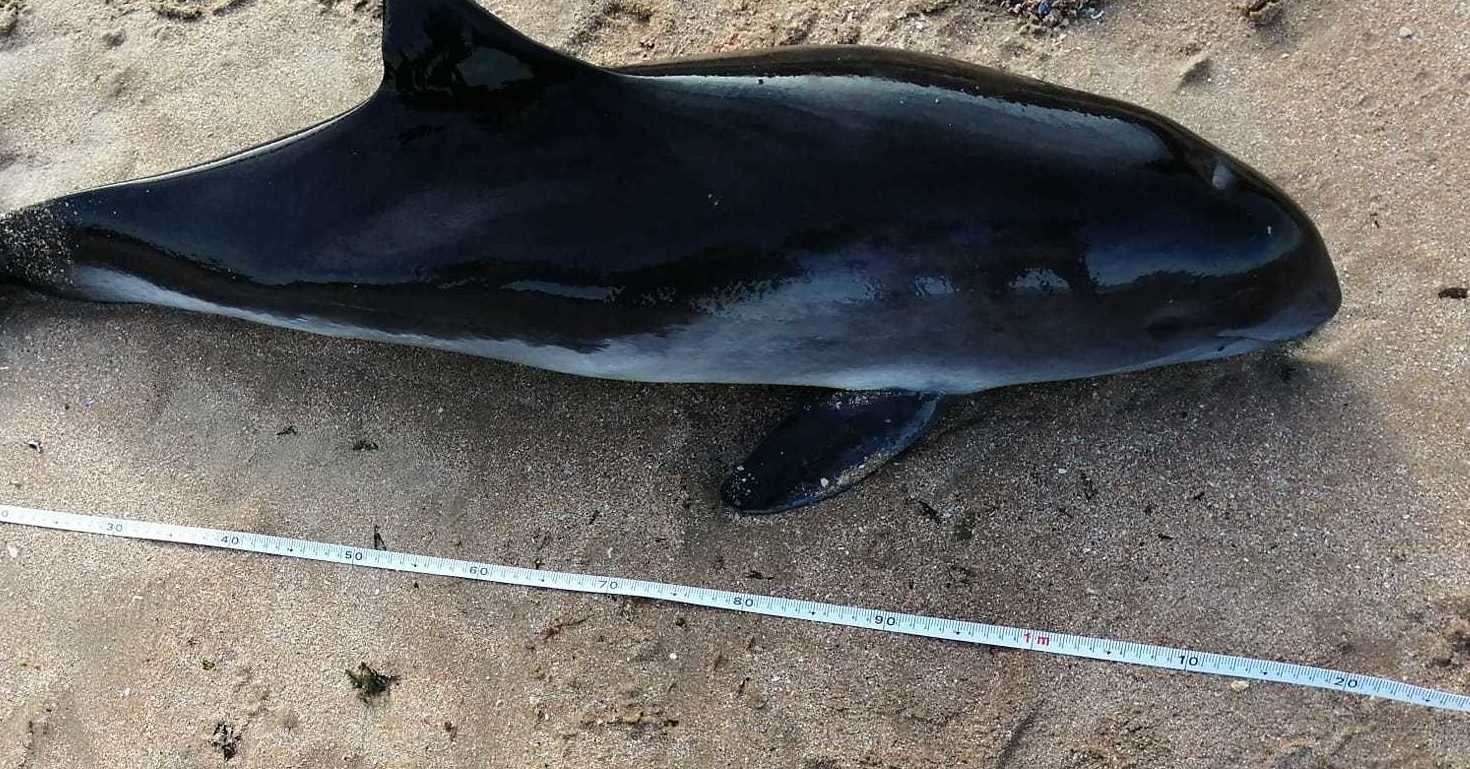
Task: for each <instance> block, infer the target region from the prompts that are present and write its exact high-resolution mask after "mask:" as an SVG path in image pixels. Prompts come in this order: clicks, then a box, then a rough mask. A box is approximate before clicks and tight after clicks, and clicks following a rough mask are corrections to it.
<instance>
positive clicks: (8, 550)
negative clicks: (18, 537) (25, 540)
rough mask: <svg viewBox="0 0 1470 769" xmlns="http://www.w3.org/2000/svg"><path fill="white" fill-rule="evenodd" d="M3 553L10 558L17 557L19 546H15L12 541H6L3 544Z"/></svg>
mask: <svg viewBox="0 0 1470 769" xmlns="http://www.w3.org/2000/svg"><path fill="white" fill-rule="evenodd" d="M5 554H6V555H8V556H10V557H11V559H16V558H19V557H20V548H18V547H16V546H15V543H14V542H8V543H6V545H5Z"/></svg>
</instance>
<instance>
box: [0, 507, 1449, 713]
mask: <svg viewBox="0 0 1470 769" xmlns="http://www.w3.org/2000/svg"><path fill="white" fill-rule="evenodd" d="M0 523H15V524H21V525H25V526H38V527H41V528H45V529H60V530H62V531H73V532H80V533H85V534H105V535H109V536H114V537H126V538H128V539H143V540H151V541H155V542H177V543H184V544H189V545H200V546H203V547H215V548H223V549H226V550H244V551H246V552H251V553H264V554H266V555H279V556H285V557H287V558H304V559H307V560H311V561H330V562H332V563H345V564H348V565H351V566H365V567H367V568H370V569H386V570H389V571H407V572H412V573H414V574H436V575H439V576H442V577H458V578H460V579H472V580H478V581H480V582H496V583H499V584H503V585H521V586H524V587H539V588H549V589H551V590H567V591H572V592H577V593H596V594H598V595H617V596H627V597H629V598H649V599H652V600H655V601H671V602H674V603H682V604H689V605H692V606H706V607H709V608H712V609H727V610H731V611H739V612H745V613H747V614H763V615H765V616H768V617H785V618H787V619H799V620H807V621H809V622H824V623H828V624H832V625H846V626H848V627H856V628H868V629H872V630H882V631H886V632H889V633H901V634H903V635H914V636H924V637H926V638H942V639H945V640H949V641H963V642H965V643H972V644H983V645H986V646H1000V647H1004V648H1007V649H1021V650H1024V651H1034V652H1045V653H1047V654H1059V655H1063V656H1066V657H1085V658H1088V659H1095V660H1106V661H1108V662H1122V663H1126V664H1131V665H1142V666H1145V667H1151V668H1164V669H1166V670H1183V671H1187V672H1190V673H1205V674H1210V675H1217V676H1228V677H1230V678H1237V679H1251V680H1255V681H1271V682H1274V683H1283V684H1293V685H1296V686H1309V687H1313V688H1317V689H1331V690H1333V691H1338V692H1346V693H1348V694H1357V695H1362V696H1366V697H1380V698H1383V699H1388V700H1398V701H1399V702H1409V703H1413V704H1415V705H1424V706H1426V707H1430V708H1436V709H1440V710H1452V711H1457V712H1461V713H1470V696H1466V695H1463V694H1453V693H1451V692H1444V691H1438V690H1435V689H1426V688H1424V687H1422V686H1414V685H1412V684H1406V683H1400V682H1398V681H1391V680H1389V679H1386V678H1375V677H1373V676H1361V675H1357V674H1356V673H1345V672H1343V671H1340V670H1329V669H1327V668H1316V667H1310V666H1307V665H1296V664H1292V663H1288V662H1271V661H1268V660H1259V659H1252V658H1250V657H1234V656H1230V655H1225V654H1208V653H1205V652H1197V651H1191V650H1189V649H1176V648H1174V647H1171V646H1152V645H1149V644H1139V643H1129V642H1127V641H1112V640H1108V639H1106V638H1089V637H1086V636H1077V635H1068V634H1066V633H1052V632H1047V631H1043V630H1031V629H1027V628H1019V627H1006V626H1004V625H986V624H982V623H979V622H965V621H962V620H953V619H939V618H937V617H925V616H923V615H919V614H903V613H900V612H889V611H878V610H875V609H863V608H858V607H855V606H839V605H837V604H830V603H818V602H816V601H801V600H796V599H791V598H775V597H772V596H765V595H757V594H754V593H737V592H731V591H728V590H709V589H706V588H698V587H685V586H683V585H669V584H665V583H662V582H647V581H644V580H635V579H623V578H620V577H599V576H594V575H590V574H572V573H567V572H559V571H542V570H540V569H523V568H519V567H515V566H499V565H496V564H493V563H480V562H477V561H459V560H455V559H452V558H434V557H431V556H426V555H415V554H413V553H399V552H394V551H391V550H369V549H364V548H356V547H347V546H345V545H332V544H327V543H324V542H311V541H308V540H304V539H289V538H286V537H272V536H267V535H264V534H251V533H248V532H241V531H228V530H225V529H203V528H199V527H196V526H176V525H174V524H169V523H152V522H148V521H136V520H129V519H124V518H109V517H105V516H98V515H77V514H75V513H58V512H52V511H49V510H33V509H30V508H24V507H12V506H10V505H0Z"/></svg>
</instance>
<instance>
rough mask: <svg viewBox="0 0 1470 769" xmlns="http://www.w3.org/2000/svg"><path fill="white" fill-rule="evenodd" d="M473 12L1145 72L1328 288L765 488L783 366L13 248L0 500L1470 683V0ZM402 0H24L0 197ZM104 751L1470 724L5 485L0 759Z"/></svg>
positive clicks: (196, 154)
mask: <svg viewBox="0 0 1470 769" xmlns="http://www.w3.org/2000/svg"><path fill="white" fill-rule="evenodd" d="M490 5H491V7H492V8H493V10H495V11H496V12H499V13H501V14H502V15H503V17H504V18H505V19H506V20H507V21H509V22H511V23H513V24H515V25H516V26H518V27H519V28H521V29H523V30H524V31H526V32H527V33H528V34H530V35H532V36H534V37H536V38H538V39H540V40H542V41H544V42H546V43H549V44H551V45H554V46H557V47H560V48H563V49H566V50H569V51H571V52H573V53H576V54H578V55H580V56H583V57H585V58H588V59H590V60H592V61H594V62H598V63H603V64H619V63H630V62H635V61H641V60H646V59H653V58H662V57H666V56H672V55H691V54H696V53H702V52H713V51H728V50H734V49H740V48H751V47H759V46H767V45H777V44H791V43H836V42H862V43H865V44H876V45H887V46H896V47H902V48H909V49H914V50H921V51H929V52H935V53H941V54H945V55H949V56H954V57H958V58H962V59H966V60H970V61H974V62H978V63H982V64H987V65H994V66H1000V67H1003V68H1005V69H1008V70H1011V71H1014V72H1017V73H1023V74H1027V75H1032V76H1037V77H1041V78H1044V79H1047V80H1051V81H1055V82H1058V83H1062V84H1065V85H1069V86H1074V87H1079V88H1083V89H1087V90H1092V91H1096V92H1100V93H1104V94H1108V95H1112V96H1117V97H1121V98H1125V99H1128V100H1131V101H1134V102H1137V103H1140V104H1143V105H1145V106H1148V107H1151V108H1153V109H1156V110H1158V111H1160V112H1163V113H1164V114H1167V115H1169V116H1171V117H1173V118H1175V119H1177V120H1179V121H1180V122H1182V123H1184V124H1185V125H1187V126H1189V127H1191V128H1193V129H1194V130H1196V131H1198V132H1199V133H1201V134H1202V135H1204V136H1205V137H1207V138H1209V139H1211V140H1213V141H1215V142H1217V143H1218V144H1220V145H1221V146H1223V147H1224V148H1226V149H1227V150H1229V151H1230V152H1232V153H1233V154H1235V155H1237V156H1238V157H1241V158H1242V159H1244V160H1246V161H1247V162H1249V163H1251V164H1252V165H1254V166H1256V167H1257V168H1259V169H1260V170H1261V171H1263V172H1265V173H1266V174H1267V175H1269V176H1270V177H1272V178H1273V179H1275V180H1276V181H1277V182H1278V183H1279V184H1280V185H1281V186H1282V187H1283V188H1284V189H1285V190H1287V191H1288V192H1289V193H1290V194H1291V195H1292V196H1293V197H1295V198H1296V199H1297V200H1298V201H1299V202H1300V203H1301V204H1302V205H1303V206H1304V207H1305V208H1306V209H1307V210H1308V211H1309V212H1310V213H1311V214H1312V216H1313V217H1314V219H1315V220H1316V221H1317V222H1318V224H1319V226H1320V227H1321V229H1322V232H1323V234H1324V236H1325V237H1326V240H1327V242H1328V244H1329V246H1330V248H1331V250H1332V253H1333V255H1334V258H1335V260H1336V263H1337V265H1338V269H1339V271H1340V274H1341V277H1342V281H1343V287H1344V293H1345V304H1344V306H1343V310H1342V312H1341V314H1340V315H1339V316H1338V317H1337V319H1336V320H1335V321H1333V322H1332V323H1331V324H1330V325H1328V326H1327V327H1326V328H1325V329H1323V330H1322V331H1321V332H1320V333H1319V334H1317V335H1316V336H1314V337H1312V338H1311V339H1310V340H1308V341H1307V342H1305V343H1303V344H1300V345H1296V346H1292V347H1289V348H1287V349H1283V350H1276V351H1271V352H1264V353H1259V354H1255V355H1251V356H1247V357H1243V358H1240V359H1235V360H1229V361H1223V362H1217V363H1209V364H1199V365H1190V366H1182V367H1177V368H1172V369H1167V370H1159V371H1153V372H1147V373H1142V374H1137V375H1131V376H1121V377H1112V378H1108V379H1102V380H1096V381H1084V382H1072V383H1061V384H1051V385H1044V386H1034V387H1025V388H1014V389H1008V390H1003V391H998V392H992V393H986V394H982V395H978V396H975V397H973V398H969V399H967V400H966V401H965V403H964V405H963V406H962V407H961V408H959V409H958V410H957V411H956V412H955V413H954V414H953V415H951V416H950V417H949V418H948V419H947V420H946V422H945V423H944V425H943V428H942V430H941V431H940V432H939V433H938V434H937V435H935V436H933V437H932V438H931V439H929V440H927V441H926V442H924V443H923V444H921V445H920V446H919V447H918V448H917V449H916V450H914V451H912V452H910V453H909V454H907V455H906V456H905V457H903V458H902V460H901V461H899V462H896V463H894V464H893V465H892V466H890V467H888V468H885V469H884V470H883V471H882V472H880V473H878V474H877V475H876V476H874V477H873V478H872V479H871V480H869V481H868V482H866V483H864V484H863V485H862V486H861V487H860V488H859V489H858V490H856V491H854V492H852V493H849V494H847V495H845V496H842V497H840V498H838V499H836V500H834V501H832V502H830V503H826V504H822V505H820V506H818V507H815V508H811V509H807V510H803V511H800V512H797V513H793V514H788V515H779V516H774V517H767V518H738V517H734V516H732V515H730V514H728V513H725V512H722V511H721V510H720V509H719V504H718V497H717V494H716V489H717V487H718V484H719V481H720V479H721V478H723V476H724V475H725V474H726V473H727V472H728V471H729V469H730V468H731V467H732V466H733V465H734V464H735V463H736V462H737V461H738V460H739V459H740V458H741V457H742V456H743V455H744V452H745V451H747V450H748V449H749V448H750V447H751V446H752V445H753V443H754V442H755V440H756V439H757V438H758V436H759V435H760V434H761V431H762V430H764V429H766V428H767V427H768V426H770V425H771V424H773V423H774V422H775V421H777V420H779V419H780V418H781V415H782V414H783V412H784V411H786V410H787V409H789V408H790V407H791V406H792V405H793V404H795V403H796V402H797V399H798V397H799V395H800V394H799V393H797V392H795V391H791V390H784V389H780V388H767V389H761V388H735V387H720V386H662V385H642V384H628V383H615V382H604V381H596V380H587V379H576V378H571V377H566V376H560V375H555V374H550V373H545V372H539V371H533V370H528V369H524V368H518V367H516V366H512V365H507V364H501V363H496V362H493V361H485V360H476V359H470V358H466V357H460V356H455V355H451V354H441V353H433V352H426V351H422V350H414V349H403V348H394V347H388V346H383V345H376V344H369V343H358V342H350V341H343V340H337V339H326V338H320V337H313V336H308V335H305V334H300V333H293V332H289V331H281V330H272V329H265V328H259V327H254V326H248V325H245V324H243V323H239V322H234V321H227V320H221V319H212V318H203V317H196V316H188V315H183V314H179V313H174V312H165V311H159V310H152V309H145V308H130V307H105V306H93V305H83V304H77V303H70V302H64V301H60V300H55V299H49V298H43V297H39V296H35V295H32V294H28V293H24V292H18V291H13V290H9V289H6V290H5V291H6V293H5V294H4V295H3V297H0V308H3V309H0V313H3V320H0V502H5V503H9V504H18V505H30V506H38V507H47V508H52V509H59V510H69V511H77V512H102V511H112V512H116V513H118V514H123V515H127V516H134V517H139V518H146V519H155V520H163V521H170V522H175V523H185V524H194V525H206V526H215V527H228V528H238V529H245V530H250V531H258V532H266V533H272V534H280V535H288V536H298V537H307V538H314V539H321V540H326V541H332V542H341V543H349V544H353V545H357V546H361V547H369V546H371V545H372V544H373V541H374V533H375V532H377V534H378V535H379V536H381V538H382V539H383V541H384V542H385V543H386V545H387V546H388V547H390V548H393V549H399V550H409V551H415V552H424V553H431V554H435V555H441V556H452V557H461V558H472V559H480V560H488V561H497V562H503V563H512V564H516V565H520V566H541V567H545V568H555V569H568V570H585V571H590V572H595V573H605V574H616V575H626V576H632V577H644V578H652V579H659V580H665V581H671V582H679V583H687V584H696V585H703V586H709V587H725V588H733V589H742V590H751V591H758V592H766V593H772V594H778V595H783V596H795V597H803V598H812V599H820V600H830V601H838V602H845V603H855V604H860V605H869V606H875V607H883V608H889V609H894V610H907V611H914V612H924V613H931V614H939V615H944V616H951V617H959V618H967V619H976V620H982V621H989V622H996V623H1006V624H1017V625H1026V626H1032V627H1041V628H1047V629H1051V630H1056V631H1063V632H1072V633H1080V634H1092V635H1101V636H1106V637H1116V638H1124V639H1130V640H1137V641H1147V642H1154V643H1166V644H1173V645H1180V646H1189V647H1192V648H1198V649H1203V650H1208V651H1216V652H1228V653H1235V654H1243V655H1252V656H1260V657H1268V658H1276V659H1284V660H1292V661H1299V662H1304V663H1310V664H1315V665H1323V666H1331V667H1336V668H1342V669H1347V670H1352V671H1356V672H1359V673H1364V674H1370V675H1380V676H1387V677H1392V678H1398V679H1404V680H1408V681H1412V682H1414V683H1419V684H1423V685H1428V686H1434V687H1438V688H1444V689H1450V690H1455V691H1461V692H1464V691H1467V690H1470V579H1467V575H1470V544H1467V535H1470V526H1467V518H1470V513H1467V508H1470V461H1467V459H1470V450H1467V447H1470V427H1467V419H1466V417H1467V414H1470V379H1467V375H1470V333H1467V332H1470V301H1465V300H1461V299H1455V298H1453V297H1452V296H1446V297H1444V298H1441V296H1440V293H1441V290H1442V289H1445V288H1448V287H1454V286H1464V285H1466V284H1467V283H1470V245H1467V244H1470V217H1467V216H1466V215H1465V213H1466V209H1465V205H1466V203H1465V200H1466V192H1467V188H1466V184H1467V180H1470V3H1467V0H1451V1H1450V2H1434V3H1432V2H1428V1H1427V0H1407V1H1406V2H1389V1H1388V0H1359V1H1357V2H1329V1H1327V0H1276V2H1275V3H1273V4H1271V5H1270V6H1268V7H1266V8H1264V9H1263V12H1262V13H1260V14H1258V15H1257V18H1255V19H1251V18H1246V16H1245V15H1244V14H1243V13H1242V12H1241V11H1240V10H1239V9H1237V8H1235V7H1234V6H1232V4H1231V2H1230V0H1154V1H1153V2H1143V1H1141V0H1132V1H1127V0H1116V1H1113V2H1108V3H1107V4H1106V5H1104V6H1102V9H1101V10H1102V11H1103V12H1102V14H1101V16H1100V18H1088V16H1091V15H1092V14H1085V15H1084V17H1082V18H1080V19H1078V20H1076V21H1074V22H1073V23H1071V24H1070V25H1069V26H1068V27H1067V28H1065V29H1058V30H1052V31H1050V32H1048V33H1045V34H1036V33H1033V32H1029V31H1026V30H1024V29H1022V28H1021V27H1020V25H1019V24H1018V21H1017V18H1016V17H1015V16H1013V15H1011V14H1010V13H1008V12H1007V11H1006V10H1005V9H1004V8H1003V7H999V6H995V5H992V4H990V3H988V2H982V1H980V0H963V1H960V2H954V1H952V0H951V1H948V2H946V1H944V0H911V1H907V2H893V3H878V2H870V1H868V0H851V1H844V0H828V1H827V2H820V3H798V2H790V1H788V0H773V1H772V2H756V1H754V0H750V1H748V2H737V1H736V0H691V1H690V2H682V3H681V2H675V1H674V0H649V1H648V2H638V3H634V2H591V1H585V0H567V1H565V2H550V1H548V2H537V1H533V0H497V1H496V2H492V3H490ZM374 12H375V8H374V6H373V5H371V4H367V3H359V4H354V3H353V2H351V0H340V2H336V3H331V2H325V3H324V2H315V1H313V0H254V1H253V2H251V1H249V0H246V1H244V2H227V1H226V0H215V1H214V2H213V3H190V2H189V1H188V0H163V1H162V2H145V1H144V0H106V1H105V2H96V0H20V2H16V0H0V211H3V210H9V209H11V208H14V207H18V206H21V205H25V204H28V203H32V202H36V201H39V200H42V199H45V198H48V197H52V196H56V195H60V194H64V193H67V192H71V191H74V190H78V189H82V188H85V187H90V186H94V185H98V184H103V183H107V182H112V181H118V180H123V179H126V178H131V177H136V176H140V175H145V174H149V173H154V172H159V171H164V170H168V169H173V168H176V167H180V166H185V165H188V164H191V163H195V162H199V161H204V160H207V159H210V158H213V157H216V156H219V155H222V154H226V153H228V152H230V151H233V150H236V149H239V148H242V147H246V146H249V145H251V144H253V143H256V142H260V141H263V140H266V139H270V138H273V137H275V136H278V135H280V134H283V133H287V132H290V131H293V130H296V129H299V128H302V127H305V126H307V125H309V124H311V123H313V122H315V121H318V120H320V119H323V118H326V117H329V116H331V115H333V114H336V113H338V112H340V111H342V110H344V109H346V108H348V107H350V106H352V105H353V104H355V103H357V102H358V101H360V100H362V99H363V98H365V97H366V96H367V95H368V94H369V93H370V92H371V91H372V89H373V88H374V87H375V85H376V83H377V80H378V78H379V75H380V72H379V59H378V53H377V46H378V42H379V40H380V21H379V20H378V18H377V17H376V16H375V13H374ZM330 192H331V191H330V190H324V191H323V194H330ZM1037 205H1042V206H1044V205H1046V201H1037ZM1446 293H1449V294H1453V292H1446ZM287 428H291V429H290V430H288V429H287ZM282 433H286V434H282ZM359 442H371V443H372V444H375V445H376V446H377V450H354V446H355V445H356V446H357V447H358V448H359V449H361V448H362V445H361V444H360V443H359ZM361 663H367V664H368V665H370V666H371V667H373V668H375V669H377V670H380V671H383V672H385V673H388V674H392V675H396V676H398V677H399V678H398V679H397V681H396V683H394V684H393V685H392V686H391V688H390V689H389V690H388V691H387V692H386V693H385V694H383V695H380V696H378V697H375V698H370V699H369V700H368V701H364V700H362V699H360V698H359V697H358V691H357V690H355V689H354V688H353V686H352V681H351V680H350V679H349V676H348V675H347V674H346V672H345V671H347V670H349V669H353V670H356V669H357V668H358V666H359V665H360V664H361ZM104 766H105V767H217V766H230V767H338V766H341V767H450V766H466V767H468V766H476V767H478V766H489V767H533V766H535V767H591V766H688V767H725V766H739V767H801V768H802V769H839V768H840V769H847V768H849V767H853V768H856V767H905V768H908V767H1155V766H1160V767H1163V766H1171V767H1172V766H1182V767H1220V766H1252V767H1257V766H1258V767H1272V768H1273V769H1311V768H1315V767H1409V768H1418V767H1422V768H1424V769H1431V768H1432V769H1465V767H1470V720H1467V719H1466V718H1465V717H1464V716H1457V715H1453V714H1448V713H1437V712H1433V711H1429V710H1425V709H1420V708H1416V707H1411V706H1407V705H1402V704H1396V703H1387V702H1381V701H1373V700H1369V699H1365V698H1353V697H1346V696H1341V695H1337V694H1333V693H1329V692H1322V691H1314V690H1306V689H1298V688H1291V687H1286V686H1279V685H1268V684H1251V685H1249V686H1247V687H1241V686H1239V685H1238V684H1237V685H1234V686H1232V682H1231V681H1230V680H1229V679H1224V678H1213V677H1203V676H1191V675H1185V674H1178V673H1168V672H1162V671H1152V670H1145V669H1136V668H1129V667H1122V666H1115V665H1108V664H1105V663H1095V662H1087V661H1079V660H1069V659H1063V658H1057V657H1049V656H1043V655H1033V654H1024V653H1016V652H1006V651H996V650H990V649H986V648H980V647H970V646H962V645H957V644H947V643H940V642H932V641H927V640H922V639H913V638H903V637H894V636H888V635H884V634H879V633H873V632H870V631H862V630H851V629H842V628H834V627H827V626H821V625H810V624H804V623H795V622H788V621H779V620H771V619H761V618H755V617H750V616H743V615H736V614H727V613H720V612H716V611H710V610H702V609H690V608H685V607H679V606H672V605H662V604H653V603H648V602H639V601H628V600H615V599H609V598H599V597H588V596H577V595H565V594H556V593H549V592H529V591H527V590H523V589H518V588H502V587H496V586H489V585H481V584H473V583H465V582H460V581H455V580H450V579H442V578H424V577H417V578H415V577H413V576H411V575H403V574H392V573H384V572H375V571H370V570H362V569H349V568H346V567H343V566H338V565H332V564H319V563H307V562H298V561H287V560H282V559H273V558H267V557H263V556H253V555H246V554H236V553H228V552H223V551H206V550H202V549H195V548H186V547H173V546H163V545H156V544H148V543H139V542H128V541H119V540H109V539H104V538H100V537H89V536H83V535H77V534H67V533H59V532H47V531H39V530H30V529H21V528H18V527H13V526H12V527H0V767H4V768H6V769H9V768H12V767H15V768H19V767H25V768H26V769H39V768H40V767H104Z"/></svg>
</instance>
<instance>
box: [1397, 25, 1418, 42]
mask: <svg viewBox="0 0 1470 769" xmlns="http://www.w3.org/2000/svg"><path fill="white" fill-rule="evenodd" d="M1413 36H1414V30H1412V29H1410V28H1408V27H1399V37H1401V38H1403V39H1404V40H1408V39H1409V38H1411V37H1413Z"/></svg>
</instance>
